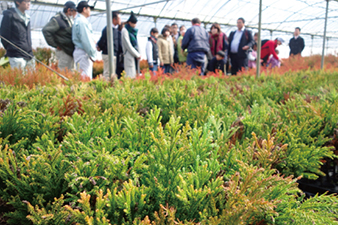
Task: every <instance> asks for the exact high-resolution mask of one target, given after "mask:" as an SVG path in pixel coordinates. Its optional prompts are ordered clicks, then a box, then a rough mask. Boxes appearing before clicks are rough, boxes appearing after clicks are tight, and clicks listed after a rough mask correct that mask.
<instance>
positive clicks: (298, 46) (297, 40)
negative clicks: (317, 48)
mask: <svg viewBox="0 0 338 225" xmlns="http://www.w3.org/2000/svg"><path fill="white" fill-rule="evenodd" d="M299 35H300V28H299V27H296V29H295V32H294V37H293V38H291V39H290V43H289V47H290V56H294V55H298V54H299V55H301V54H302V51H303V49H304V47H305V43H304V39H303V38H302V37H301V36H299Z"/></svg>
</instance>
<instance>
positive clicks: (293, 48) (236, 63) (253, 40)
mask: <svg viewBox="0 0 338 225" xmlns="http://www.w3.org/2000/svg"><path fill="white" fill-rule="evenodd" d="M237 28H238V29H237V30H236V31H233V32H231V33H230V35H229V37H227V35H226V34H225V33H223V32H222V30H221V27H220V25H219V24H218V23H214V24H212V26H211V28H210V31H209V32H206V31H205V30H204V28H202V27H201V22H200V21H199V19H197V18H196V19H193V20H192V27H191V28H189V29H188V30H187V29H186V28H185V26H181V27H180V28H179V32H178V26H177V24H176V23H173V24H172V25H171V26H169V25H166V26H165V27H164V28H163V29H162V31H161V34H160V35H159V32H158V30H157V29H156V28H153V29H151V31H150V37H149V39H148V43H147V47H146V52H147V59H148V64H149V68H150V70H152V71H157V68H158V67H162V68H163V70H164V72H165V73H170V72H172V71H173V68H174V67H173V65H174V63H179V64H183V63H186V64H187V65H188V66H190V67H191V68H197V67H199V68H200V69H201V74H205V71H206V70H207V71H211V72H216V71H222V72H223V73H224V72H227V71H228V68H229V67H230V65H231V69H230V70H229V72H231V74H232V75H236V74H237V72H238V71H240V70H242V69H243V68H256V58H257V42H258V33H255V34H254V35H252V32H251V31H250V30H249V29H246V28H245V20H244V19H243V18H239V19H238V20H237ZM300 30H301V29H300V28H299V27H297V28H296V29H295V32H294V37H293V38H292V39H291V40H290V42H289V47H290V56H294V55H300V54H301V52H302V51H303V50H304V47H305V43H304V39H303V38H302V37H300ZM282 43H284V40H283V39H282V38H276V39H275V40H262V41H261V59H260V63H261V64H262V65H263V66H267V67H272V68H273V67H276V66H280V63H281V61H282V60H281V59H280V58H279V57H278V50H277V49H276V48H277V46H278V45H281V44H282Z"/></svg>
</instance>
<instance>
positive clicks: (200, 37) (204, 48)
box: [182, 25, 210, 54]
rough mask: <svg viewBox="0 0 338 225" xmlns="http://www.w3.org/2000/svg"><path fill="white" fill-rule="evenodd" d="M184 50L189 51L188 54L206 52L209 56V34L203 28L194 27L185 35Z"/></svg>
mask: <svg viewBox="0 0 338 225" xmlns="http://www.w3.org/2000/svg"><path fill="white" fill-rule="evenodd" d="M182 49H183V50H185V49H188V53H192V52H204V53H205V54H207V53H208V51H209V50H210V45H209V34H208V32H207V31H206V30H205V29H204V28H203V27H201V26H197V25H195V26H192V27H191V28H189V29H188V30H187V32H186V33H185V35H184V38H183V40H182Z"/></svg>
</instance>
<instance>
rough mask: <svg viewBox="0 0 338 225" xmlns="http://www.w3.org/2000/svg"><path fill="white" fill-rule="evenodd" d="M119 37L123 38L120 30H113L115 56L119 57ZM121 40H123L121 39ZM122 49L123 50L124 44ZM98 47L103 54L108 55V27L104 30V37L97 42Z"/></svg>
mask: <svg viewBox="0 0 338 225" xmlns="http://www.w3.org/2000/svg"><path fill="white" fill-rule="evenodd" d="M119 35H120V36H121V32H119V31H118V29H115V28H113V38H114V41H113V43H114V55H115V56H117V55H118V51H119V44H120V43H119ZM120 39H121V38H120ZM120 45H121V48H122V44H120ZM97 46H99V48H100V49H101V50H102V54H104V55H108V41H107V26H106V27H105V28H103V30H102V35H101V38H100V40H99V41H98V42H97Z"/></svg>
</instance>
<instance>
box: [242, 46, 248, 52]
mask: <svg viewBox="0 0 338 225" xmlns="http://www.w3.org/2000/svg"><path fill="white" fill-rule="evenodd" d="M249 48H250V47H249V46H247V45H246V46H244V47H243V48H242V49H243V50H244V51H246V50H248V49H249Z"/></svg>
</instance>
